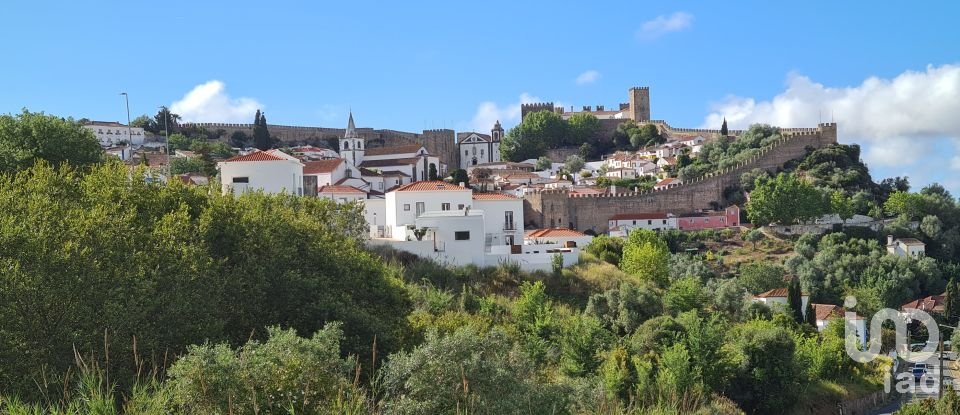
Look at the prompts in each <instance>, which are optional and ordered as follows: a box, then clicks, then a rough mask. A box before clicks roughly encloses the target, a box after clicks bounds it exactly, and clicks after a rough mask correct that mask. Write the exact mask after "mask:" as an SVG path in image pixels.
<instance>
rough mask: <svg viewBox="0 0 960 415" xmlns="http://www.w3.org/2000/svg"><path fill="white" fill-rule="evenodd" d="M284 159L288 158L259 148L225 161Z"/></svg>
mask: <svg viewBox="0 0 960 415" xmlns="http://www.w3.org/2000/svg"><path fill="white" fill-rule="evenodd" d="M283 160H286V159H285V158H283V157H280V156H276V155H274V154H273V153H271V152H269V151H260V150H257V151H254V152H252V153H250V154H247V155H244V156H235V157H231V158H228V159H226V160H225V161H226V162H233V161H283Z"/></svg>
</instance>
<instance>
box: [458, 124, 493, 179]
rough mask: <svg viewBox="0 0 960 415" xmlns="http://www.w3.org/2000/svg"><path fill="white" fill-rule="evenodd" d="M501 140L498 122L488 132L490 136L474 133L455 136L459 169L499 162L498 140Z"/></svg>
mask: <svg viewBox="0 0 960 415" xmlns="http://www.w3.org/2000/svg"><path fill="white" fill-rule="evenodd" d="M502 139H503V127H501V126H500V121H499V120H498V121H497V123H496V124H494V125H493V129H492V130H490V135H487V134H480V133H475V132H466V133H459V134H457V148H458V149H459V152H460V168H461V169H464V170H466V169H467V168H469V167H471V166H476V165H480V164H485V163H496V162H499V161H500V140H502Z"/></svg>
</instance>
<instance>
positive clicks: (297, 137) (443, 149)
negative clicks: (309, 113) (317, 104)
mask: <svg viewBox="0 0 960 415" xmlns="http://www.w3.org/2000/svg"><path fill="white" fill-rule="evenodd" d="M190 126H193V127H197V128H203V129H206V130H207V131H217V130H224V131H225V132H226V133H225V134H224V135H223V136H222V139H224V140H227V139H229V138H230V135H231V134H233V133H234V132H235V131H243V132H244V133H246V134H247V135H251V136H252V135H253V124H228V123H186V124H182V125H181V127H190ZM267 129H268V130H269V131H270V136H271V137H275V138H277V139H278V140H280V141H281V142H284V143H290V144H292V143H303V142H312V141H316V140H326V139H328V138H340V137H343V134H344V129H343V128H326V127H301V126H292V125H272V124H268V125H267ZM357 132H358V133H359V134H360V136H362V137H363V138H365V139H366V140H367V147H368V148H372V147H387V146H396V145H403V144H420V145H423V146H424V147H426V148H427V151H429V152H430V153H431V154H435V155H437V157H439V158H440V161H441V162H443V163H446V164H447V166H448V169H454V168H456V166H458V165H459V158H458V155H459V152H458V151H457V148H456V142H455V138H454V137H455V134H454V131H453V130H447V129H442V130H424V131H423V132H422V133H420V134H418V133H410V132H405V131H396V130H375V129H372V128H358V129H357Z"/></svg>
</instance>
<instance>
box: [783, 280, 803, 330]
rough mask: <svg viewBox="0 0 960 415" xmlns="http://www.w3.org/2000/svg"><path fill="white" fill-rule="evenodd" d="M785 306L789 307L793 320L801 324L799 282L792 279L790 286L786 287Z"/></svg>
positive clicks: (801, 307) (801, 310) (801, 305)
mask: <svg viewBox="0 0 960 415" xmlns="http://www.w3.org/2000/svg"><path fill="white" fill-rule="evenodd" d="M787 304H788V305H789V306H790V312H791V313H793V319H794V320H796V321H797V323H803V298H802V297H801V293H800V280H798V279H797V277H793V279H791V280H790V285H789V286H787Z"/></svg>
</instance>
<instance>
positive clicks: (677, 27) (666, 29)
mask: <svg viewBox="0 0 960 415" xmlns="http://www.w3.org/2000/svg"><path fill="white" fill-rule="evenodd" d="M691 24H693V15H692V14H690V13H686V12H676V13H674V14H671V15H669V16H663V15H661V16H657V18H656V19H653V20H648V21H646V22H643V25H641V26H640V30H637V39H639V40H653V39H656V38H658V37H660V36H663V35H665V34H667V33H671V32H679V31H681V30H684V29H686V28H688V27H690V25H691Z"/></svg>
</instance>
